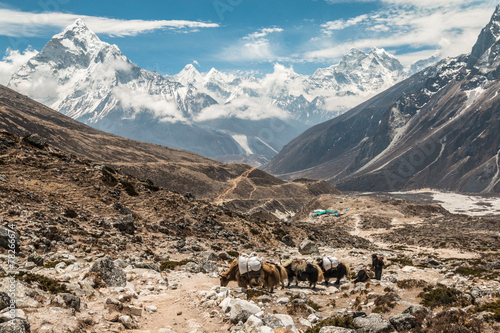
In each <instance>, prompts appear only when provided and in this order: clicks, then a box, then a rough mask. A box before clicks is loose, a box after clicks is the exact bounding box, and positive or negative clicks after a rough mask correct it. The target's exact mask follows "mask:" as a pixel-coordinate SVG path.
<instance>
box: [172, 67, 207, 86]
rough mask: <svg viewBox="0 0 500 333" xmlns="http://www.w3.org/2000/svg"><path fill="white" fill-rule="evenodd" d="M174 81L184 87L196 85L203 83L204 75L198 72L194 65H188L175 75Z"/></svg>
mask: <svg viewBox="0 0 500 333" xmlns="http://www.w3.org/2000/svg"><path fill="white" fill-rule="evenodd" d="M174 79H175V80H176V81H177V82H180V83H182V84H184V85H187V84H195V83H196V82H201V81H203V75H201V74H200V72H198V70H197V69H196V67H194V65H193V64H187V65H186V66H185V67H184V68H183V69H182V70H181V71H180V72H179V73H177V74H175V75H174Z"/></svg>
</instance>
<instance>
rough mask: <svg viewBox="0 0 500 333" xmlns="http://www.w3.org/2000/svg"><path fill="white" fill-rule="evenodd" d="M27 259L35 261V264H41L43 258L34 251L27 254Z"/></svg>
mask: <svg viewBox="0 0 500 333" xmlns="http://www.w3.org/2000/svg"><path fill="white" fill-rule="evenodd" d="M28 261H31V262H33V263H35V264H36V265H37V266H43V258H42V256H41V255H39V254H38V253H36V252H33V253H32V254H30V255H29V256H28Z"/></svg>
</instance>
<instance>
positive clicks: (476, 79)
mask: <svg viewBox="0 0 500 333" xmlns="http://www.w3.org/2000/svg"><path fill="white" fill-rule="evenodd" d="M499 13H500V6H498V7H497V8H496V10H495V13H494V14H493V16H492V19H491V21H490V23H488V25H487V26H486V27H485V28H484V29H483V30H482V32H481V34H480V35H479V37H478V41H477V43H476V44H475V46H474V48H473V52H472V53H471V54H470V55H466V56H458V57H455V58H447V59H444V60H442V61H440V62H439V63H438V64H436V65H434V66H431V67H429V68H427V69H426V70H424V71H422V72H420V73H417V74H415V75H413V76H412V77H410V78H408V79H406V80H404V81H402V82H400V83H398V84H396V85H395V86H393V87H391V88H389V89H388V90H386V91H384V92H382V93H380V94H379V95H377V96H375V97H373V98H372V99H370V100H368V101H366V102H364V103H362V104H360V105H359V106H357V107H355V108H353V109H351V110H350V111H349V112H347V113H344V114H343V115H341V116H340V117H338V118H336V119H333V120H330V121H328V122H325V123H322V124H320V125H317V126H315V127H312V128H311V129H309V130H308V131H306V132H304V133H303V134H302V135H300V136H299V137H297V138H296V139H294V140H293V141H292V142H290V143H289V144H287V145H286V146H285V147H284V149H283V150H282V151H281V152H280V154H278V155H277V156H276V157H275V158H274V159H273V160H272V161H271V162H270V163H269V164H268V165H267V167H266V168H265V170H267V171H269V172H271V173H273V174H276V175H281V176H282V177H284V178H285V179H293V178H295V177H314V178H319V179H325V180H328V181H330V182H332V183H333V184H336V185H337V186H338V187H339V188H340V189H343V190H360V191H394V190H406V189H416V188H422V187H432V188H438V189H445V190H455V191H465V192H499V191H500V185H499V183H500V178H499V170H500V165H499V163H498V155H499V154H500V141H499V140H498V138H497V136H496V135H495V128H500V117H499V112H498V110H499V109H500V98H499V96H498V94H497V92H498V90H499V88H500V82H499V80H498V79H499V78H500V77H499V76H498V73H499V67H498V66H499V64H500V61H499V60H498V59H499V57H498V54H499V52H498V49H499V47H498V44H499V41H498V37H497V36H498V34H493V35H492V34H489V33H490V32H491V31H493V32H498V30H497V27H498V24H499V21H500V15H499ZM492 36H494V38H493V37H492ZM481 52H482V53H481ZM292 160H293V161H294V163H293V164H292V163H291V161H292Z"/></svg>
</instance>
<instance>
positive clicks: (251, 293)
mask: <svg viewBox="0 0 500 333" xmlns="http://www.w3.org/2000/svg"><path fill="white" fill-rule="evenodd" d="M263 295H267V292H266V291H264V290H258V289H247V300H248V301H250V300H252V299H254V298H257V297H260V296H263Z"/></svg>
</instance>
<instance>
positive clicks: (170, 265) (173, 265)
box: [160, 259, 194, 271]
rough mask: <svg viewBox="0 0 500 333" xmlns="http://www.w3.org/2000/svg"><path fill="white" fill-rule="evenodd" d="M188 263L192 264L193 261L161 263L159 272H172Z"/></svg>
mask: <svg viewBox="0 0 500 333" xmlns="http://www.w3.org/2000/svg"><path fill="white" fill-rule="evenodd" d="M188 262H194V261H193V260H190V259H184V260H181V261H163V262H162V263H161V264H160V271H165V270H167V269H168V270H173V269H175V268H176V267H178V266H184V265H185V264H187V263H188Z"/></svg>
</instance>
